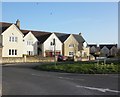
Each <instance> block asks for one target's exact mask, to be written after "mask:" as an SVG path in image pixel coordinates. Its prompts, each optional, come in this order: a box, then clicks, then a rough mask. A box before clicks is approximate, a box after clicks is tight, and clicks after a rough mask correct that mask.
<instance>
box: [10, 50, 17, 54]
mask: <svg viewBox="0 0 120 97" xmlns="http://www.w3.org/2000/svg"><path fill="white" fill-rule="evenodd" d="M9 55H17V50H16V49H9Z"/></svg>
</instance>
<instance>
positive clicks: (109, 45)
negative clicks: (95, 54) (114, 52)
mask: <svg viewBox="0 0 120 97" xmlns="http://www.w3.org/2000/svg"><path fill="white" fill-rule="evenodd" d="M104 46H106V47H107V48H108V49H109V50H110V49H111V48H112V47H113V46H115V47H116V48H117V44H100V45H99V47H100V49H102V48H103V47H104Z"/></svg>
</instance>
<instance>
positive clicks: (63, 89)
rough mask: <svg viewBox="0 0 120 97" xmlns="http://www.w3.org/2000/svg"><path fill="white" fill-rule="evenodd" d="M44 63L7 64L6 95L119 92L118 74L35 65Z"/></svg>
mask: <svg viewBox="0 0 120 97" xmlns="http://www.w3.org/2000/svg"><path fill="white" fill-rule="evenodd" d="M38 64H41V63H32V64H31V63H27V64H21V63H20V64H14V65H4V66H3V68H2V75H3V76H2V81H3V83H2V94H3V95H118V94H119V93H120V91H119V90H118V76H119V75H118V74H72V73H60V72H47V71H38V70H34V69H32V67H34V66H36V65H38Z"/></svg>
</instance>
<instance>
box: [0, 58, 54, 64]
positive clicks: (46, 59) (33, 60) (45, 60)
mask: <svg viewBox="0 0 120 97" xmlns="http://www.w3.org/2000/svg"><path fill="white" fill-rule="evenodd" d="M21 62H54V58H52V57H50V58H44V57H3V58H2V63H21Z"/></svg>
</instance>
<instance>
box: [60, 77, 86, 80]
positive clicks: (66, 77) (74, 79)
mask: <svg viewBox="0 0 120 97" xmlns="http://www.w3.org/2000/svg"><path fill="white" fill-rule="evenodd" d="M58 78H60V79H69V80H84V79H74V78H69V77H58Z"/></svg>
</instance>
